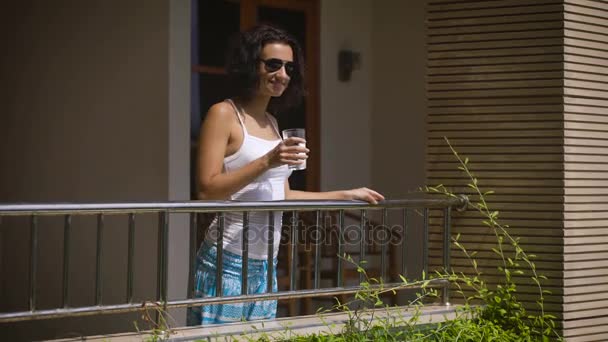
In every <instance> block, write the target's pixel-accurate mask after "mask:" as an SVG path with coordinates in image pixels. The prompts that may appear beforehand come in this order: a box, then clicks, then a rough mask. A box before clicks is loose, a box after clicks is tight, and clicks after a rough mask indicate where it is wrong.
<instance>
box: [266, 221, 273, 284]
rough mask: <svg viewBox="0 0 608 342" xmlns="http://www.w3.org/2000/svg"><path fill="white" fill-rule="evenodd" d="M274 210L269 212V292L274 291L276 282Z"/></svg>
mask: <svg viewBox="0 0 608 342" xmlns="http://www.w3.org/2000/svg"><path fill="white" fill-rule="evenodd" d="M274 230H275V226H274V212H273V211H269V212H268V241H267V242H268V272H267V274H266V276H267V278H266V279H267V284H266V285H268V287H267V292H268V293H271V292H272V285H273V283H274V277H273V274H274Z"/></svg>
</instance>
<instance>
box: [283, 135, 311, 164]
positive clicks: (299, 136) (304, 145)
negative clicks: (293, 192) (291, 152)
mask: <svg viewBox="0 0 608 342" xmlns="http://www.w3.org/2000/svg"><path fill="white" fill-rule="evenodd" d="M282 133H283V139H287V138H290V137H298V138H302V139H306V131H305V130H304V128H289V129H284V130H283V132H282ZM298 145H299V146H302V147H306V143H299V144H298ZM299 154H306V153H304V152H301V153H299ZM289 168H290V169H291V170H305V169H306V159H304V162H303V163H302V164H299V165H289Z"/></svg>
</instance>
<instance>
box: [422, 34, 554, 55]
mask: <svg viewBox="0 0 608 342" xmlns="http://www.w3.org/2000/svg"><path fill="white" fill-rule="evenodd" d="M562 43H563V38H562V37H553V38H546V37H536V38H528V39H521V40H496V41H489V42H483V43H480V42H457V43H449V44H435V45H429V47H428V50H429V52H436V51H466V50H477V49H479V48H481V47H484V48H486V49H510V48H518V47H530V46H556V45H561V44H562Z"/></svg>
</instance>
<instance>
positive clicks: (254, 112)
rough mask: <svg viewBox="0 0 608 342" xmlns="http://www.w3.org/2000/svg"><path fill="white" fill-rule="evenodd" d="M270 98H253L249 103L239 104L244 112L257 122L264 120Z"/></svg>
mask: <svg viewBox="0 0 608 342" xmlns="http://www.w3.org/2000/svg"><path fill="white" fill-rule="evenodd" d="M269 102H270V96H254V97H253V98H251V99H250V100H249V101H246V102H241V106H242V107H243V109H244V110H245V112H246V113H247V114H249V115H251V116H252V117H254V118H255V119H257V120H260V119H265V116H266V109H267V108H268V103H269Z"/></svg>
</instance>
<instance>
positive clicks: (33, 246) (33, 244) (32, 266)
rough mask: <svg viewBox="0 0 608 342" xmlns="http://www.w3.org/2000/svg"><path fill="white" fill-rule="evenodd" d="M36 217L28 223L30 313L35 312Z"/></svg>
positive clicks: (33, 216)
mask: <svg viewBox="0 0 608 342" xmlns="http://www.w3.org/2000/svg"><path fill="white" fill-rule="evenodd" d="M37 269H38V217H37V216H36V215H32V217H31V221H30V300H29V304H30V311H34V310H36V275H37V273H38V270H37Z"/></svg>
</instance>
